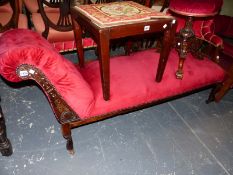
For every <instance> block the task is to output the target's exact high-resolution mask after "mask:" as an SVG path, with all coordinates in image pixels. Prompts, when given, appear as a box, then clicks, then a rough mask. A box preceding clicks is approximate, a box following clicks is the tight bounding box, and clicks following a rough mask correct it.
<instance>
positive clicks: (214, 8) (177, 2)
mask: <svg viewBox="0 0 233 175" xmlns="http://www.w3.org/2000/svg"><path fill="white" fill-rule="evenodd" d="M222 4H223V0H170V4H169V9H170V10H172V11H174V12H176V13H178V14H181V15H185V16H199V17H200V16H202V17H204V16H211V15H215V14H217V13H218V11H219V9H220V8H221V7H222Z"/></svg>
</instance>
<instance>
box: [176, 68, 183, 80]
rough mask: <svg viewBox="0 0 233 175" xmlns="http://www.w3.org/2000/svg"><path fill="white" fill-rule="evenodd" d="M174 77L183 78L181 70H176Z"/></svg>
mask: <svg viewBox="0 0 233 175" xmlns="http://www.w3.org/2000/svg"><path fill="white" fill-rule="evenodd" d="M176 79H180V80H182V79H183V72H182V71H179V70H177V71H176Z"/></svg>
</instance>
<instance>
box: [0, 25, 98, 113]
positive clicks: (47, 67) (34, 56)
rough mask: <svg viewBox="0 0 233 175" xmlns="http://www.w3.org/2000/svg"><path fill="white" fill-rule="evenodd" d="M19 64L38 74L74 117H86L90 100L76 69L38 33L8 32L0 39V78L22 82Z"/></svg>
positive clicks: (91, 96)
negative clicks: (42, 75)
mask: <svg viewBox="0 0 233 175" xmlns="http://www.w3.org/2000/svg"><path fill="white" fill-rule="evenodd" d="M21 64H29V65H33V66H35V67H37V68H38V69H40V70H42V71H43V73H44V74H45V76H46V77H47V78H48V79H49V81H50V82H51V83H52V84H53V85H54V86H55V87H56V89H57V91H58V92H59V93H60V95H61V96H62V97H63V98H64V100H65V101H66V102H67V103H68V104H69V105H70V106H71V108H73V109H74V110H75V111H76V112H77V114H78V115H80V116H85V117H86V116H89V113H90V111H91V109H92V107H93V105H94V96H93V92H92V90H91V88H90V86H89V84H88V83H87V82H86V81H85V80H84V79H83V77H82V75H81V74H80V73H79V71H78V69H76V67H75V66H74V65H73V64H72V63H71V62H70V61H67V60H66V59H64V58H63V57H62V56H61V55H60V54H59V53H58V52H57V51H56V50H55V49H54V48H53V46H52V45H51V44H50V43H48V41H47V40H45V39H44V38H43V37H42V36H40V35H39V34H38V33H36V32H33V31H31V30H26V29H14V30H9V31H7V32H5V33H3V34H2V36H1V37H0V74H1V75H2V76H3V77H4V78H6V79H7V80H9V81H12V82H18V81H22V79H21V78H19V77H18V76H17V75H16V69H17V67H18V66H20V65H21Z"/></svg>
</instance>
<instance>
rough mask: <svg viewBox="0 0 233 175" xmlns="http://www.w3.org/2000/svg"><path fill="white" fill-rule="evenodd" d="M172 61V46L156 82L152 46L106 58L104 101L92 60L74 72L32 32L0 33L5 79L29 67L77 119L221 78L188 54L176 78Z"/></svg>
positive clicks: (174, 57)
mask: <svg viewBox="0 0 233 175" xmlns="http://www.w3.org/2000/svg"><path fill="white" fill-rule="evenodd" d="M16 34H17V36H16ZM178 60H179V58H178V54H177V52H176V51H175V50H172V52H171V54H170V56H169V61H168V64H167V67H166V70H165V73H164V76H163V80H162V82H160V83H157V82H155V74H156V70H157V65H158V61H159V54H158V53H156V52H155V51H154V50H147V51H141V52H137V53H132V54H131V55H130V56H118V57H115V58H111V60H110V70H111V71H110V82H111V83H110V86H111V87H110V89H111V91H110V101H104V100H103V94H102V88H101V87H102V86H101V78H100V71H99V62H98V60H96V61H93V62H89V63H88V64H87V65H86V67H85V68H84V69H80V70H78V69H76V67H75V66H74V65H73V64H72V63H71V62H70V61H68V60H67V59H64V58H63V57H62V56H60V55H59V54H58V53H57V52H56V51H55V50H54V49H53V47H52V46H51V45H50V44H49V43H48V42H47V41H46V40H45V39H43V38H41V37H40V36H39V35H38V34H36V33H33V32H31V31H27V30H12V31H9V32H6V33H4V34H3V36H2V37H0V73H1V75H2V76H4V77H5V78H6V79H8V80H9V81H14V82H17V81H21V80H20V78H18V77H17V75H16V74H15V71H16V68H17V67H18V66H19V65H21V64H24V63H27V64H31V65H35V66H36V67H38V68H39V69H40V70H42V71H43V72H44V74H45V75H46V76H47V78H48V79H49V80H50V81H51V82H52V83H53V85H54V86H55V88H56V89H57V91H58V92H59V93H60V94H61V95H62V97H63V98H64V99H65V101H66V102H67V103H68V104H69V105H70V106H71V107H72V108H73V109H74V110H75V111H76V112H77V114H78V115H79V116H80V117H81V118H82V119H86V118H90V117H93V116H96V115H101V114H107V113H110V112H113V111H117V110H123V109H126V108H131V107H135V106H138V105H142V104H144V103H149V102H152V101H157V100H159V99H163V98H167V97H172V96H174V95H178V94H182V93H184V92H187V91H191V90H194V89H197V88H201V87H204V86H207V85H209V84H213V83H216V82H219V81H221V80H222V79H223V78H224V75H225V73H224V71H223V70H222V69H221V68H220V67H219V66H218V65H216V64H215V63H213V62H212V61H210V60H207V59H204V60H197V59H195V58H193V57H192V56H191V55H188V56H187V59H186V62H185V66H184V78H183V80H178V79H176V78H175V72H176V70H177V65H178ZM80 72H81V74H82V75H81V74H80ZM83 78H84V79H85V80H84V79H83Z"/></svg>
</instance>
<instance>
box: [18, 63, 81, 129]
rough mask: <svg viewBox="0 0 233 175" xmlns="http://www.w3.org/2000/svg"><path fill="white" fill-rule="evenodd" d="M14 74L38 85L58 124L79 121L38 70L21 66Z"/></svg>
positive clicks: (28, 66) (24, 65)
mask: <svg viewBox="0 0 233 175" xmlns="http://www.w3.org/2000/svg"><path fill="white" fill-rule="evenodd" d="M16 73H17V75H18V76H19V77H20V78H22V79H24V80H28V79H32V80H35V81H36V82H37V83H38V84H39V85H40V87H41V88H42V89H43V90H44V92H45V93H46V95H47V97H48V100H49V102H50V105H51V107H52V109H53V111H54V113H55V116H56V118H57V120H58V121H59V122H60V123H62V124H64V123H69V122H73V121H79V120H80V118H79V117H78V115H77V114H76V113H75V112H74V111H73V110H72V109H71V107H70V106H69V105H68V104H67V103H66V102H65V100H64V99H63V98H62V97H61V95H60V94H59V93H58V92H57V90H56V88H55V87H54V86H53V85H52V84H51V82H50V81H49V80H48V79H47V77H46V76H45V75H44V74H43V73H42V72H41V71H40V70H39V69H37V68H35V67H34V66H32V65H28V64H23V65H20V66H19V67H18V69H17V72H16Z"/></svg>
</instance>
